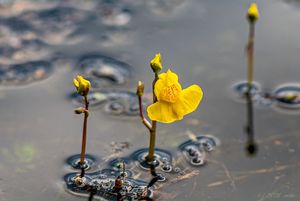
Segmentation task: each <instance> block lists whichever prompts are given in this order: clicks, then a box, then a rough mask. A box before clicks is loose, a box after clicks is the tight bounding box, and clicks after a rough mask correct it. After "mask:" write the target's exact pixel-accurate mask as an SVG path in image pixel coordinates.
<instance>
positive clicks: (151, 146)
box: [147, 73, 158, 162]
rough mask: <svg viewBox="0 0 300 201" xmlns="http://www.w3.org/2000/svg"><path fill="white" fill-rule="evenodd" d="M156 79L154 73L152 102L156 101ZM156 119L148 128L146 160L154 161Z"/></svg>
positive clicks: (156, 75)
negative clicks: (148, 137) (148, 139)
mask: <svg viewBox="0 0 300 201" xmlns="http://www.w3.org/2000/svg"><path fill="white" fill-rule="evenodd" d="M157 80H158V74H157V73H155V78H154V80H153V82H152V94H153V103H156V102H157V97H156V95H155V93H154V86H155V83H156V81H157ZM156 123H157V122H156V121H152V123H151V129H150V142H149V151H148V156H147V161H148V162H153V161H154V150H155V137H156Z"/></svg>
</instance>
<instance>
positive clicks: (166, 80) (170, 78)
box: [154, 69, 181, 97]
mask: <svg viewBox="0 0 300 201" xmlns="http://www.w3.org/2000/svg"><path fill="white" fill-rule="evenodd" d="M173 84H176V85H179V86H180V89H181V85H180V83H179V82H178V76H177V74H176V73H173V72H172V71H171V70H170V69H168V71H167V72H166V73H161V74H159V76H158V80H157V81H156V83H155V86H154V93H155V95H156V97H159V94H160V92H161V90H163V89H164V88H165V87H169V86H171V85H173Z"/></svg>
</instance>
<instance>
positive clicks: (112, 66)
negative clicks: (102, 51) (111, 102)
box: [77, 55, 131, 88]
mask: <svg viewBox="0 0 300 201" xmlns="http://www.w3.org/2000/svg"><path fill="white" fill-rule="evenodd" d="M77 67H78V70H79V72H80V73H81V74H82V75H84V76H86V77H88V78H89V80H90V81H91V84H92V85H93V88H104V87H106V86H109V85H112V84H114V85H121V84H124V83H125V82H126V81H128V80H129V78H130V68H131V67H130V66H129V65H128V64H126V63H124V62H121V61H118V60H115V59H113V58H110V57H105V56H100V55H88V56H84V57H83V58H82V59H80V61H79V62H78V64H77Z"/></svg>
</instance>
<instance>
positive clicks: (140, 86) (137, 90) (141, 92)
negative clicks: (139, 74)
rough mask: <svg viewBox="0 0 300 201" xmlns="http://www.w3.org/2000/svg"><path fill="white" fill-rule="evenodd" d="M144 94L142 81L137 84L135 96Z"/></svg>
mask: <svg viewBox="0 0 300 201" xmlns="http://www.w3.org/2000/svg"><path fill="white" fill-rule="evenodd" d="M143 93H144V83H143V82H142V81H139V82H138V85H137V88H136V95H137V96H139V97H140V96H142V95H143Z"/></svg>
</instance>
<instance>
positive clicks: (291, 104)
mask: <svg viewBox="0 0 300 201" xmlns="http://www.w3.org/2000/svg"><path fill="white" fill-rule="evenodd" d="M273 97H274V100H275V102H276V105H277V106H279V107H281V108H285V109H300V84H285V85H281V86H279V87H277V88H276V89H275V90H274V92H273Z"/></svg>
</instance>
